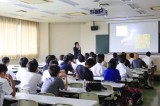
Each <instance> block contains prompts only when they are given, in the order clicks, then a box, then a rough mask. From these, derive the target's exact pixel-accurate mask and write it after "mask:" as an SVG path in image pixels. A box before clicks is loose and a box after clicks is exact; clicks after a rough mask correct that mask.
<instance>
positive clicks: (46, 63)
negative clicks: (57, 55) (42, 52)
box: [45, 55, 50, 64]
mask: <svg viewBox="0 0 160 106" xmlns="http://www.w3.org/2000/svg"><path fill="white" fill-rule="evenodd" d="M49 56H50V55H47V56H46V59H45V62H46V64H47V59H48V57H49Z"/></svg>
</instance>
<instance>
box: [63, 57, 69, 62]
mask: <svg viewBox="0 0 160 106" xmlns="http://www.w3.org/2000/svg"><path fill="white" fill-rule="evenodd" d="M63 61H64V62H65V63H69V62H70V56H68V55H66V56H64V58H63Z"/></svg>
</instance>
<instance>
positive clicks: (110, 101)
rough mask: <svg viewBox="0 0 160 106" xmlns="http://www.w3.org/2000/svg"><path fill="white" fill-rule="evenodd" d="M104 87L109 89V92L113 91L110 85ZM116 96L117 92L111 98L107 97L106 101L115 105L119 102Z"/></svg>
mask: <svg viewBox="0 0 160 106" xmlns="http://www.w3.org/2000/svg"><path fill="white" fill-rule="evenodd" d="M104 87H105V88H107V90H113V87H112V86H110V85H104ZM114 94H116V92H114V93H113V94H111V96H109V97H105V98H104V100H105V101H107V102H109V103H111V104H112V103H114V101H115V100H117V97H115V96H114Z"/></svg>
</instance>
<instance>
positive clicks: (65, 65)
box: [60, 55, 73, 74]
mask: <svg viewBox="0 0 160 106" xmlns="http://www.w3.org/2000/svg"><path fill="white" fill-rule="evenodd" d="M63 61H64V62H63V63H61V65H60V69H61V70H65V73H66V74H68V71H71V72H73V68H72V65H71V60H70V56H68V55H66V56H64V59H63Z"/></svg>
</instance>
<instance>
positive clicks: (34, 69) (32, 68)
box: [28, 59, 38, 72]
mask: <svg viewBox="0 0 160 106" xmlns="http://www.w3.org/2000/svg"><path fill="white" fill-rule="evenodd" d="M37 70H38V62H37V60H36V59H32V60H31V61H29V62H28V71H29V72H37Z"/></svg>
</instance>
